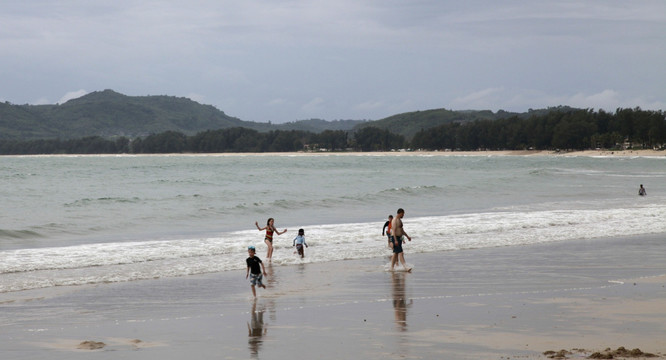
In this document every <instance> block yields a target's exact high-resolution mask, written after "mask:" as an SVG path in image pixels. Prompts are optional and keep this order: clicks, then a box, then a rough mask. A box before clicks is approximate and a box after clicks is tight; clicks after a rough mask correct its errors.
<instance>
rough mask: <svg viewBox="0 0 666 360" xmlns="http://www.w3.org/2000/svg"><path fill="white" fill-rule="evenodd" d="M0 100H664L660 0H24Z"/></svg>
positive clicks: (309, 108)
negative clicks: (100, 95) (113, 96)
mask: <svg viewBox="0 0 666 360" xmlns="http://www.w3.org/2000/svg"><path fill="white" fill-rule="evenodd" d="M0 23H2V24H3V27H2V28H1V29H0V41H1V42H2V49H1V50H0V52H1V54H2V56H0V78H2V86H1V87H0V99H2V100H3V101H10V102H12V103H56V102H62V101H66V100H65V99H69V98H71V97H72V96H76V95H77V94H82V93H83V92H85V90H81V89H86V90H88V91H95V90H103V89H114V90H116V91H119V92H122V93H125V94H128V95H174V96H187V97H191V98H193V99H194V100H196V101H198V102H201V103H206V104H212V105H214V106H216V107H218V108H219V109H220V110H223V111H224V112H225V113H227V114H229V115H232V116H236V117H239V118H241V119H244V120H252V121H273V122H285V121H293V120H297V119H301V118H311V117H319V118H323V119H327V120H334V119H379V118H382V117H385V116H389V115H393V114H395V113H399V112H406V111H413V110H424V109H430V108H440V107H447V108H453V109H491V110H499V109H504V110H512V111H525V110H527V109H528V108H539V107H544V106H556V105H571V106H579V107H585V108H604V109H606V110H614V109H615V108H617V107H634V106H641V107H642V108H648V109H663V108H665V106H664V104H666V85H664V84H666V71H665V70H664V67H663V59H664V58H666V2H664V1H662V0H652V1H647V0H644V1H635V2H626V1H619V0H610V1H603V2H590V1H573V0H568V1H567V0H563V1H545V0H541V1H532V2H528V3H525V2H524V1H511V0H510V1H502V2H495V1H490V0H471V1H465V2H459V1H442V0H416V1H398V0H387V1H371V0H356V1H352V0H338V1H325V0H318V1H315V0H306V1H287V0H284V1H280V0H270V1H269V0H259V1H229V0H195V1H141V2H137V1H129V0H121V1H95V2H91V1H85V0H63V1H58V2H53V1H30V2H25V1H15V0H9V1H5V2H3V6H2V8H1V9H0Z"/></svg>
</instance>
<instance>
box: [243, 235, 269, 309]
mask: <svg viewBox="0 0 666 360" xmlns="http://www.w3.org/2000/svg"><path fill="white" fill-rule="evenodd" d="M247 253H248V255H250V256H249V257H248V258H247V259H245V263H247V270H246V271H245V278H246V279H247V278H248V276H249V275H250V274H251V275H252V277H251V278H250V286H252V295H254V297H255V298H256V297H257V291H256V290H255V289H254V286H255V285H259V287H262V288H264V289H265V288H266V285H264V284H263V283H262V282H261V279H262V278H263V275H262V273H263V274H264V275H266V268H264V263H263V262H261V259H259V257H258V256H254V253H255V249H254V246H249V247H248V248H247Z"/></svg>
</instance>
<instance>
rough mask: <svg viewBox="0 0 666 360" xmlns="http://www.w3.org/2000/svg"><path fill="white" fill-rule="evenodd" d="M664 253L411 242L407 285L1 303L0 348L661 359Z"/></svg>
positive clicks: (110, 291)
mask: <svg viewBox="0 0 666 360" xmlns="http://www.w3.org/2000/svg"><path fill="white" fill-rule="evenodd" d="M662 239H663V236H662V235H655V236H641V237H636V238H627V239H594V240H586V241H567V242H560V243H547V244H538V245H530V246H516V247H499V248H488V249H476V250H466V251H449V252H443V253H418V252H416V250H417V249H418V248H417V247H415V248H411V247H412V246H418V245H417V244H416V242H412V243H410V244H409V245H407V246H408V247H407V248H406V249H405V251H406V259H407V262H408V263H409V264H411V265H413V266H414V271H413V272H412V273H404V272H395V273H391V272H388V271H386V270H385V268H386V264H387V262H388V256H389V254H388V252H387V255H386V257H381V258H373V259H364V260H343V261H334V262H328V263H314V264H297V265H289V266H269V267H268V269H267V270H268V276H267V277H266V279H265V283H266V284H267V285H268V289H267V290H263V289H259V290H258V298H257V299H256V300H253V299H252V297H251V292H250V288H249V284H248V283H247V281H246V280H245V277H244V274H245V272H244V271H227V272H222V273H213V274H205V275H197V276H189V277H180V278H162V279H155V280H143V281H134V282H128V283H114V284H100V285H92V286H79V287H59V288H52V289H45V290H38V291H33V292H31V294H32V295H31V296H30V297H26V296H24V297H23V298H22V299H21V298H20V296H17V297H19V298H18V299H16V300H15V301H8V298H11V297H12V295H11V294H3V296H2V298H3V300H4V301H3V302H2V303H0V306H1V307H2V314H3V315H2V316H3V317H4V319H3V321H2V325H1V326H0V329H1V330H0V334H2V335H1V336H0V348H2V349H3V350H5V351H8V352H9V353H11V355H12V358H13V359H42V358H43V359H47V358H48V359H71V357H72V356H78V355H82V356H84V354H88V353H90V352H109V354H115V355H114V356H119V355H121V354H122V356H123V358H127V359H154V358H161V359H182V358H183V357H186V356H193V357H196V358H213V357H216V356H217V357H219V356H220V354H223V358H225V359H246V358H261V359H284V358H289V357H297V356H296V355H297V354H302V355H303V354H317V357H318V358H320V359H323V360H326V359H339V358H365V359H402V358H415V359H430V358H446V359H500V358H523V359H546V358H548V356H547V355H545V354H544V353H545V352H548V351H553V352H559V351H560V350H563V349H564V350H567V351H571V354H570V355H569V358H581V357H583V356H588V355H589V354H591V353H592V352H601V351H603V350H604V349H606V348H611V349H613V350H615V349H617V348H619V347H625V348H627V349H629V350H631V349H634V348H639V349H640V350H641V351H643V352H646V353H652V354H655V355H657V356H660V357H664V355H665V354H666V340H665V339H664V338H663V334H664V332H665V331H666V310H664V309H666V288H665V286H666V265H665V264H664V262H663V261H660V259H662V260H663V256H661V255H660V254H663V250H665V248H666V245H664V244H663V241H662ZM381 243H382V244H383V241H382V242H381ZM378 246H379V241H378ZM629 254H630V256H629ZM239 261H242V259H240V260H239ZM616 358H617V357H616Z"/></svg>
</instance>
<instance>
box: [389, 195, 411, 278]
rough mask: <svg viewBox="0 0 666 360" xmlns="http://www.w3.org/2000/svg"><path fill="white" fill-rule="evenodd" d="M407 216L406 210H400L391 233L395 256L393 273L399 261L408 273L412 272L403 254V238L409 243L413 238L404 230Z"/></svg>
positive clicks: (392, 260)
mask: <svg viewBox="0 0 666 360" xmlns="http://www.w3.org/2000/svg"><path fill="white" fill-rule="evenodd" d="M403 216H405V210H403V209H402V208H400V209H398V213H397V214H396V215H395V217H394V218H393V223H392V226H391V231H392V233H393V256H392V257H391V271H393V268H394V267H395V265H396V264H397V263H398V260H400V262H401V263H402V266H403V267H404V268H405V270H406V271H411V270H412V269H411V268H408V267H407V264H406V263H405V255H404V254H403V252H402V243H403V237H407V239H408V240H409V241H412V238H411V237H409V235H407V233H406V232H405V229H403V228H402V217H403Z"/></svg>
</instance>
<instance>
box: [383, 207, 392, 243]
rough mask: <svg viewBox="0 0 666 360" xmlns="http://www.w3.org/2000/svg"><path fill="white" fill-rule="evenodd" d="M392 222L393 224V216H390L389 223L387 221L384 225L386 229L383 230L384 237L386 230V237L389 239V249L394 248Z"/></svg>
mask: <svg viewBox="0 0 666 360" xmlns="http://www.w3.org/2000/svg"><path fill="white" fill-rule="evenodd" d="M392 222H393V215H389V216H388V221H386V222H385V223H384V227H383V228H382V236H384V230H386V236H387V237H388V247H389V249H390V248H392V247H393V239H392V238H391V223H392ZM387 228H388V229H387Z"/></svg>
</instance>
